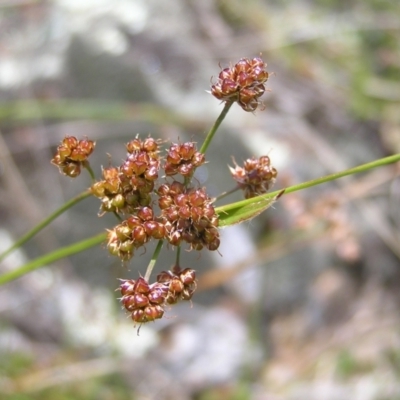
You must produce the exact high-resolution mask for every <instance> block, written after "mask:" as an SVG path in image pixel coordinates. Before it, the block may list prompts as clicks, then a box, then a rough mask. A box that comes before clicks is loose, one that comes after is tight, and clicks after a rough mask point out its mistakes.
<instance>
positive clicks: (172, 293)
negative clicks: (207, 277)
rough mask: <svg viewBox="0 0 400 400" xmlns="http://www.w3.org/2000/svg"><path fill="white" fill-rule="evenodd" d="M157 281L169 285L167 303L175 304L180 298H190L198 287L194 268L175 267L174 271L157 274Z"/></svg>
mask: <svg viewBox="0 0 400 400" xmlns="http://www.w3.org/2000/svg"><path fill="white" fill-rule="evenodd" d="M157 282H159V283H162V284H164V285H166V286H167V287H168V292H167V296H166V299H165V301H166V303H168V304H175V303H177V302H178V301H180V300H190V299H191V298H192V297H193V294H194V292H195V290H196V288H197V282H196V272H195V270H194V269H191V268H185V269H184V270H181V269H180V268H179V267H174V269H173V271H162V272H161V273H160V274H158V275H157Z"/></svg>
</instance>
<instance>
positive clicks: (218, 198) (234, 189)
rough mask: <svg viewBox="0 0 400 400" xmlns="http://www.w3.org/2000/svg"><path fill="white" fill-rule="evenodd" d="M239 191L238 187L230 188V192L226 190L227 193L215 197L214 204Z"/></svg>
mask: <svg viewBox="0 0 400 400" xmlns="http://www.w3.org/2000/svg"><path fill="white" fill-rule="evenodd" d="M239 189H240V187H239V186H235V187H234V188H232V189H230V190H227V191H226V192H224V193H221V194H220V195H219V196H217V197H216V198H215V199H214V202H215V201H218V200H221V199H223V198H224V197H226V196H229V195H230V194H232V193H235V192H237V191H238V190H239Z"/></svg>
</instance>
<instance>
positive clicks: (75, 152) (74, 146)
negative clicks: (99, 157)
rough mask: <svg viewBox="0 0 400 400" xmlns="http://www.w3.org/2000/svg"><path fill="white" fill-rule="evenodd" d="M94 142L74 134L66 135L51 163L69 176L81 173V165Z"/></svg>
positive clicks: (92, 147)
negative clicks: (81, 138) (79, 138)
mask: <svg viewBox="0 0 400 400" xmlns="http://www.w3.org/2000/svg"><path fill="white" fill-rule="evenodd" d="M95 145H96V143H95V142H93V141H92V140H87V139H83V140H78V139H77V138H76V137H74V136H66V137H65V138H64V139H63V141H62V142H61V144H60V145H59V146H58V147H57V152H56V154H55V156H54V157H53V159H52V160H51V163H52V164H54V165H56V166H57V167H58V168H59V170H60V172H61V173H63V174H64V175H67V176H69V177H71V178H75V177H77V176H78V175H79V174H80V173H81V167H82V165H84V163H86V162H87V159H88V157H89V156H90V155H91V154H92V152H93V150H94V147H95Z"/></svg>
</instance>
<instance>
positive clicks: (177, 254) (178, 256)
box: [175, 246, 181, 267]
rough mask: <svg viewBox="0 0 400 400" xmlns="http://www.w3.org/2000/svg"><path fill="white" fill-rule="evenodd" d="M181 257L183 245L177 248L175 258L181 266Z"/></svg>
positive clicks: (177, 264) (176, 262) (176, 263)
mask: <svg viewBox="0 0 400 400" xmlns="http://www.w3.org/2000/svg"><path fill="white" fill-rule="evenodd" d="M180 258H181V246H178V248H177V249H176V259H175V266H176V267H179V266H180Z"/></svg>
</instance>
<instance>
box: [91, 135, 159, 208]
mask: <svg viewBox="0 0 400 400" xmlns="http://www.w3.org/2000/svg"><path fill="white" fill-rule="evenodd" d="M126 147H127V150H128V156H127V158H126V160H125V161H124V163H123V164H122V165H121V166H120V167H109V168H105V169H103V180H101V181H99V182H96V183H95V184H94V185H93V186H92V193H93V195H94V196H96V197H99V198H100V199H101V202H102V204H101V207H100V212H101V213H103V212H117V213H124V214H134V213H135V212H136V209H137V208H138V207H141V206H148V205H150V203H151V192H152V191H153V190H154V184H155V181H156V179H157V178H158V171H159V169H160V161H159V155H158V142H157V141H156V140H155V139H153V138H151V137H149V138H147V139H145V140H144V141H142V140H140V139H138V138H136V139H134V140H132V141H130V142H129V143H128V144H127V145H126Z"/></svg>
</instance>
